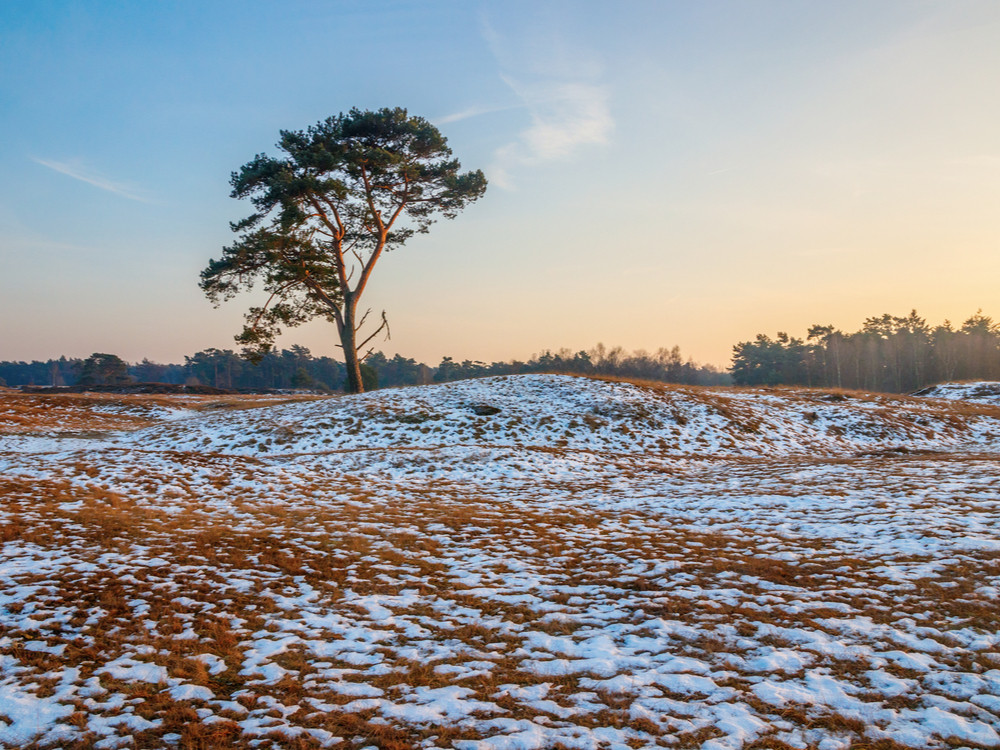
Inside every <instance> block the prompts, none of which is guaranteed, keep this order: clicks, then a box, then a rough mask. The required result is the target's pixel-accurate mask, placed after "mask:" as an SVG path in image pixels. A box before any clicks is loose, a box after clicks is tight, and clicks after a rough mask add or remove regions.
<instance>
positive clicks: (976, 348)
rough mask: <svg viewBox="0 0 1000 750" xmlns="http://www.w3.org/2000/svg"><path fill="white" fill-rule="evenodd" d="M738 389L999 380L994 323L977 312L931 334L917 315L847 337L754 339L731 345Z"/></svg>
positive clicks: (822, 333)
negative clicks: (778, 386)
mask: <svg viewBox="0 0 1000 750" xmlns="http://www.w3.org/2000/svg"><path fill="white" fill-rule="evenodd" d="M730 372H732V375H733V380H734V381H735V382H736V384H737V385H779V384H783V385H809V386H819V387H830V388H851V389H861V390H869V391H887V392H891V393H909V392H912V391H916V390H918V389H920V388H922V387H924V386H927V385H930V384H932V383H940V382H944V381H948V380H1000V325H997V324H996V323H994V322H993V319H992V318H989V317H987V316H985V315H983V314H982V311H979V312H977V313H976V314H975V315H973V316H972V317H971V318H969V319H968V320H966V321H965V322H964V323H962V325H961V326H959V327H958V328H955V327H953V326H952V324H951V323H950V322H948V321H947V320H946V321H945V322H944V323H942V324H941V325H939V326H936V327H934V328H931V327H930V326H929V325H928V324H927V321H926V320H924V319H923V318H921V317H920V316H919V315H918V314H917V311H916V310H913V311H912V312H911V313H910V314H909V315H908V316H906V317H902V318H900V317H894V316H892V315H889V314H885V315H882V316H880V317H873V318H868V319H867V320H865V323H864V325H863V326H862V328H861V330H859V331H855V332H854V333H845V332H843V331H838V330H836V329H835V328H834V327H833V326H832V325H815V326H812V327H810V328H809V330H808V332H807V335H806V338H805V339H804V340H803V339H797V338H792V337H790V336H789V335H788V334H787V333H779V334H778V335H777V337H776V338H774V339H772V338H770V337H768V336H765V335H764V334H758V335H757V338H755V339H754V340H753V341H743V342H740V343H739V344H737V345H736V346H734V347H733V364H732V367H731V368H730Z"/></svg>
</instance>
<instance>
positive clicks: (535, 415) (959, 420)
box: [120, 375, 1000, 457]
mask: <svg viewBox="0 0 1000 750" xmlns="http://www.w3.org/2000/svg"><path fill="white" fill-rule="evenodd" d="M120 444H121V445H127V446H129V447H136V448H144V449H151V450H170V449H174V450H203V451H213V452H220V453H225V454H236V455H261V454H264V455H287V454H299V453H322V452H329V451H352V450H370V449H392V448H439V447H454V446H489V447H494V448H496V447H504V448H540V449H545V448H561V449H567V450H570V451H592V452H602V453H625V454H636V453H639V454H649V453H656V454H666V455H681V456H702V455H715V456H733V457H735V456H759V455H800V454H809V455H828V456H836V455H851V454H856V453H858V452H864V451H877V450H887V449H899V448H905V449H909V450H939V449H944V448H950V447H957V446H960V445H968V446H975V447H978V448H980V449H987V448H989V447H990V446H995V445H1000V410H995V409H990V408H988V407H976V406H971V407H970V406H968V405H965V404H957V403H956V404H948V403H942V402H932V401H924V400H920V399H907V398H897V397H891V396H884V395H880V396H876V395H869V394H857V393H835V392H825V391H809V390H805V389H776V390H770V391H740V390H736V389H705V388H685V387H679V386H663V387H646V386H640V385H634V384H631V383H620V382H607V381H600V380H592V379H588V378H578V377H570V376H564V375H516V376H506V377H494V378H484V379H481V380H468V381H460V382H456V383H449V384H445V385H433V386H421V387H413V388H400V389H393V390H384V391H376V392H373V393H368V394H364V395H361V396H356V397H349V398H339V399H328V400H322V401H313V402H308V403H294V404H285V405H281V406H274V407H267V408H260V409H253V410H247V411H241V412H236V413H232V412H227V413H221V414H213V415H210V416H199V417H195V418H193V419H187V420H183V421H180V422H174V423H169V424H162V425H158V426H155V427H151V428H148V429H144V430H139V431H137V432H134V433H131V434H129V435H127V436H124V437H123V438H122V439H121V441H120Z"/></svg>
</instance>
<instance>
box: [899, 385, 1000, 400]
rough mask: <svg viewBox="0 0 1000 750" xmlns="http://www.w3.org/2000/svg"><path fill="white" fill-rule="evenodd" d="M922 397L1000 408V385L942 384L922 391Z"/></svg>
mask: <svg viewBox="0 0 1000 750" xmlns="http://www.w3.org/2000/svg"><path fill="white" fill-rule="evenodd" d="M918 395H920V396H925V397H928V398H948V399H957V400H962V401H970V402H972V403H977V404H988V405H991V406H1000V383H993V382H988V381H987V382H984V381H968V382H964V383H941V384H940V385H935V386H931V387H930V388H925V389H924V390H922V391H920V392H919V394H918Z"/></svg>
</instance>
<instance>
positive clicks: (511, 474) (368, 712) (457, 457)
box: [0, 375, 1000, 750]
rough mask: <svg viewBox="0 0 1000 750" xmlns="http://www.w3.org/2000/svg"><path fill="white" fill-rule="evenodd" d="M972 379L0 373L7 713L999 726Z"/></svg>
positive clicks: (280, 743) (2, 740)
mask: <svg viewBox="0 0 1000 750" xmlns="http://www.w3.org/2000/svg"><path fill="white" fill-rule="evenodd" d="M998 394H1000V389H998V388H997V387H996V385H995V384H955V385H949V386H942V387H940V388H938V389H935V390H932V391H928V392H927V393H926V394H924V395H922V396H921V397H909V398H905V397H890V396H885V395H871V394H862V393H855V392H836V391H809V390H804V389H772V390H738V389H698V388H688V387H672V386H653V385H643V384H633V383H623V382H607V381H599V380H589V379H583V378H572V377H566V376H552V375H532V376H512V377H505V378H489V379H483V380H476V381H464V382H457V383H452V384H448V385H441V386H426V387H419V388H407V389H396V390H387V391H379V392H374V393H370V394H365V395H362V396H353V397H342V398H330V399H317V398H306V397H302V398H299V399H289V398H276V397H233V396H224V397H222V396H213V397H208V396H199V397H194V396H191V397H182V396H121V395H31V394H22V393H17V392H14V391H0V497H2V503H0V513H2V518H0V522H2V535H3V548H2V549H3V552H2V556H0V744H3V745H5V746H8V747H24V746H37V747H46V748H47V747H67V748H72V747H101V748H112V747H191V748H224V747H261V748H267V747H338V748H367V747H376V748H408V747H441V748H456V749H457V750H472V749H473V748H483V749H484V750H485V749H495V750H501V749H504V748H510V749H514V748H641V747H670V748H703V749H704V750H737V749H738V748H817V749H818V750H846V749H848V748H855V749H856V750H861V749H862V748H869V749H871V748H880V749H881V750H898V749H899V748H944V747H951V748H961V747H965V748H989V747H1000V613H998V610H1000V479H998V473H1000V472H998V469H1000V460H998V459H1000V396H998Z"/></svg>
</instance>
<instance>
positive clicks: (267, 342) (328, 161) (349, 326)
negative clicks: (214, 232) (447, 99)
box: [201, 108, 486, 390]
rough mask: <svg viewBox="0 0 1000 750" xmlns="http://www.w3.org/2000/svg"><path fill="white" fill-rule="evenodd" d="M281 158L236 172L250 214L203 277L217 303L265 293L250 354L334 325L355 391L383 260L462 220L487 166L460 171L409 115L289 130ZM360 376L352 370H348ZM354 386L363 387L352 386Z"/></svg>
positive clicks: (248, 338)
mask: <svg viewBox="0 0 1000 750" xmlns="http://www.w3.org/2000/svg"><path fill="white" fill-rule="evenodd" d="M277 145H278V148H279V149H281V151H282V152H283V155H282V156H280V157H271V156H267V155H266V154H258V155H257V156H256V157H254V158H253V159H252V160H251V161H249V162H248V163H247V164H245V165H243V167H242V168H241V169H240V170H239V171H237V172H234V173H233V175H232V179H231V184H232V188H233V189H232V196H233V197H234V198H243V199H249V200H250V202H251V203H252V205H253V207H254V209H255V210H254V213H252V214H250V215H249V216H248V217H246V218H245V219H243V220H242V221H239V222H235V223H233V224H232V225H231V226H232V229H233V231H234V232H235V233H236V234H237V239H236V241H235V242H234V243H233V244H232V245H229V246H228V247H226V248H224V250H223V254H222V257H221V258H219V259H218V260H212V261H210V263H209V265H208V267H207V268H206V269H205V270H204V271H202V273H201V288H202V289H203V290H204V292H205V293H206V295H207V296H208V297H209V299H210V300H212V302H214V303H215V304H219V303H220V302H221V301H223V300H226V299H230V298H232V297H233V296H234V295H236V294H237V293H239V292H241V291H246V290H250V289H261V290H262V291H263V292H265V293H266V294H267V295H268V298H267V300H266V301H265V302H264V304H263V305H260V306H254V307H251V308H250V310H249V311H248V313H247V315H246V324H245V326H244V329H243V332H242V333H241V334H239V335H238V336H237V337H236V338H237V341H239V342H240V343H242V344H243V345H244V347H245V352H246V353H247V354H248V355H250V356H253V355H258V356H259V355H260V354H262V353H264V352H267V351H269V350H270V349H271V348H272V347H273V345H274V341H275V338H276V336H277V335H278V334H279V333H280V331H281V328H282V327H283V326H284V327H289V326H296V325H299V324H301V323H304V322H306V321H308V320H311V319H312V318H315V317H322V318H326V319H327V320H329V321H331V322H333V323H335V324H336V325H337V329H338V332H339V333H340V340H341V346H342V347H343V348H344V357H345V363H346V364H347V366H348V379H349V380H351V376H352V374H357V382H356V383H355V382H353V381H352V382H351V386H352V390H361V387H362V384H361V382H360V370H359V367H358V361H359V357H358V350H359V349H361V348H363V347H364V345H365V344H366V343H367V342H368V341H370V340H371V338H372V337H373V336H374V335H376V334H377V333H378V332H380V331H381V330H382V329H384V328H387V322H386V318H385V313H384V312H383V313H382V324H381V325H380V326H379V327H378V328H377V329H376V331H375V333H373V334H372V335H370V336H368V337H367V338H366V339H365V340H364V341H362V342H361V343H357V342H356V334H357V333H358V331H360V329H361V326H362V324H363V323H364V322H365V319H366V318H367V314H368V313H365V314H364V315H362V316H361V318H360V320H359V319H358V317H357V315H356V308H357V302H358V299H359V298H360V296H361V294H362V292H363V291H364V289H365V287H366V285H367V284H368V281H369V278H370V276H371V273H372V270H373V269H374V267H375V264H376V262H377V261H378V259H379V258H380V257H381V255H382V253H383V252H385V251H387V250H391V249H394V248H398V247H399V246H401V245H403V244H404V243H405V242H406V241H407V240H408V239H409V238H410V237H412V236H413V234H415V233H417V232H426V231H428V229H429V227H430V226H431V224H433V223H434V221H435V220H436V219H437V218H439V217H444V218H448V219H450V218H454V217H455V216H457V215H458V213H459V212H460V211H461V210H462V209H463V208H465V206H466V205H468V204H469V203H471V202H473V201H475V200H477V199H478V198H479V197H480V196H482V195H483V193H484V192H485V190H486V178H485V177H484V175H483V173H482V172H481V171H479V170H476V171H472V172H465V173H462V172H461V171H460V169H461V165H460V164H459V162H458V160H457V159H454V158H453V157H452V152H451V149H450V148H449V147H448V144H447V141H446V139H445V137H444V136H443V135H441V133H440V132H439V131H438V129H437V128H436V127H434V125H432V124H431V123H429V122H428V121H427V120H425V119H423V118H421V117H412V116H410V115H408V114H407V112H406V110H405V109H400V108H396V109H380V110H378V111H376V112H371V111H361V110H359V109H352V110H351V111H350V112H348V113H347V114H343V113H342V114H339V115H337V116H335V117H330V118H328V119H326V120H324V121H322V122H319V123H317V124H316V125H314V126H312V127H310V128H308V129H307V130H305V131H293V130H284V131H281V138H280V140H279V142H278V144H277ZM352 371H353V372H352ZM355 386H356V387H355Z"/></svg>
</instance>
